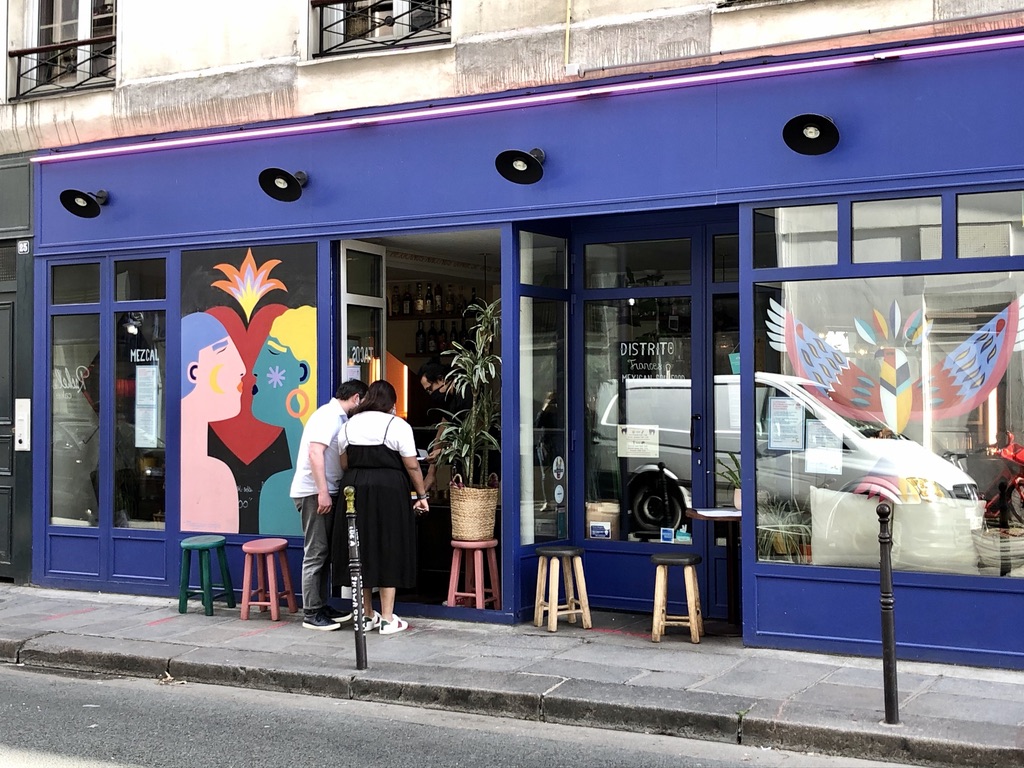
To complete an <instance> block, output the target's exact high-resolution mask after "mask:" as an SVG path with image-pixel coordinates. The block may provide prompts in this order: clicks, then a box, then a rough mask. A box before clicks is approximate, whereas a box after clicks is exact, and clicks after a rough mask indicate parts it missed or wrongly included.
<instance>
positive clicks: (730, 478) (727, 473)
mask: <svg viewBox="0 0 1024 768" xmlns="http://www.w3.org/2000/svg"><path fill="white" fill-rule="evenodd" d="M725 456H726V458H724V459H719V460H718V467H719V469H718V471H717V472H715V474H716V475H717V476H718V477H719V478H720V479H722V480H725V482H726V483H728V484H729V485H730V486H732V489H733V490H732V505H733V506H734V507H736V509H740V508H741V501H742V499H741V498H740V486H741V485H742V484H743V480H742V473H741V472H740V457H739V456H737V455H736V454H735V453H733V452H732V451H726V454H725Z"/></svg>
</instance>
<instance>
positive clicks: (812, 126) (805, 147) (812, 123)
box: [782, 114, 839, 155]
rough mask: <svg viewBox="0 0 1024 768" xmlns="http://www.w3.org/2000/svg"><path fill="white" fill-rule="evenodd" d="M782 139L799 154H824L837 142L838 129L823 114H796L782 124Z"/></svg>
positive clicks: (833, 147) (834, 146)
mask: <svg viewBox="0 0 1024 768" xmlns="http://www.w3.org/2000/svg"><path fill="white" fill-rule="evenodd" d="M782 140H783V141H784V142H786V146H787V147H789V148H790V149H792V150H793V151H794V152H799V153H800V154H801V155H824V154H825V153H826V152H831V151H832V150H833V149H835V148H836V146H837V145H838V144H839V129H838V128H836V124H835V123H833V122H832V121H831V120H830V119H829V118H827V117H825V116H824V115H814V114H807V115H797V116H796V117H794V118H793V119H792V120H790V121H789V122H788V123H786V125H785V126H783V128H782Z"/></svg>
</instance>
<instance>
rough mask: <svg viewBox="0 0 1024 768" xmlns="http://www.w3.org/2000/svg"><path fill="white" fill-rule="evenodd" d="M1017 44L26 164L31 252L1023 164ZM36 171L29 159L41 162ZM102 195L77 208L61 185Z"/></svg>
mask: <svg viewBox="0 0 1024 768" xmlns="http://www.w3.org/2000/svg"><path fill="white" fill-rule="evenodd" d="M1022 67H1024V52H1022V51H1020V50H1015V49H1014V50H1005V51H994V52H987V53H978V54H971V55H966V54H965V55H959V56H946V57H938V58H933V59H918V60H913V61H906V62H904V61H881V62H876V63H872V64H863V65H858V66H855V67H849V68H844V69H840V70H829V71H824V72H818V73H806V74H799V75H788V76H785V77H768V78H763V79H756V80H748V81H744V82H739V83H732V84H723V85H709V86H698V87H688V88H682V89H677V90H670V91H661V92H656V93H647V94H638V95H617V96H605V97H590V98H581V99H579V100H577V101H573V102H570V103H565V104H558V105H554V106H546V107H532V108H522V109H516V110H507V111H499V112H493V113H488V114H478V115H467V116H456V117H451V118H445V119H435V120H421V121H416V122H409V123H402V124H395V125H383V126H376V127H359V128H350V129H345V130H339V131H330V132H324V133H313V134H310V135H303V136H290V137H279V138H268V139H257V140H251V141H239V142H235V143H228V144H219V145H215V146H203V147H191V148H182V149H174V150H164V151H154V152H142V153H138V154H132V155H127V156H119V157H105V158H96V159H88V160H76V161H71V162H66V163H53V164H47V165H45V166H43V167H42V169H41V171H42V172H41V173H40V175H39V178H38V181H39V184H38V185H37V200H36V202H37V210H38V217H37V228H38V238H39V239H38V242H37V246H36V247H37V252H38V253H47V252H51V251H53V250H57V249H59V250H61V251H69V250H83V249H89V248H94V247H96V246H98V245H100V244H103V245H104V246H106V247H117V246H123V247H133V246H138V245H139V244H140V243H141V242H147V243H149V244H153V243H154V242H156V241H161V242H195V241H197V240H198V241H202V242H206V243H212V242H219V241H224V240H231V239H233V238H235V237H237V235H238V233H241V232H246V233H248V234H249V236H253V235H256V234H264V235H268V236H273V237H289V236H291V237H295V236H299V235H300V234H301V235H303V236H304V235H306V234H308V233H309V232H311V231H313V232H321V231H323V230H324V229H325V228H329V229H330V230H332V234H333V233H334V232H337V231H338V230H339V229H340V230H343V231H344V233H346V234H350V235H356V234H360V233H368V232H375V231H383V230H389V231H391V230H395V229H396V228H409V227H422V226H437V225H445V226H451V225H457V224H480V223H485V222H495V221H505V220H512V219H523V218H544V217H552V216H565V215H580V214H584V213H590V212H610V211H626V210H649V209H652V208H670V207H679V206H692V205H704V204H713V203H720V202H737V201H751V200H766V199H776V200H778V199H783V198H789V197H794V196H808V195H814V194H819V193H820V194H824V193H835V192H837V191H844V192H852V191H871V190H881V189H887V188H891V187H893V186H894V185H895V186H899V187H901V188H906V187H913V186H918V185H924V186H930V185H935V184H937V183H941V184H949V183H953V182H954V181H955V180H956V179H958V178H960V179H972V180H975V181H977V180H979V179H981V178H985V179H992V180H998V179H1005V178H1015V177H1016V176H1017V175H1019V172H1020V169H1021V167H1022V158H1024V152H1022V150H1024V135H1022V133H1021V131H1020V130H1019V125H1020V124H1021V122H1022V119H1024V105H1022V103H1021V102H1020V100H1018V99H1014V98H1012V97H1011V96H1010V95H1009V93H1008V92H1007V89H1006V83H1007V82H1010V81H1011V76H1012V73H1013V72H1019V71H1020V70H1021V68H1022ZM803 112H818V113H822V114H826V115H829V116H830V117H832V119H833V120H834V121H835V122H836V124H837V125H838V127H839V129H840V132H841V135H842V139H841V141H840V144H839V146H838V148H837V149H836V150H835V151H833V152H831V153H829V154H827V155H822V156H818V157H807V156H803V155H798V154H796V153H794V152H792V151H790V150H789V149H787V148H786V146H785V145H784V143H783V141H782V126H783V125H784V124H785V122H786V121H787V120H788V119H789V118H790V117H793V116H794V115H797V114H800V113H803ZM533 146H539V147H541V148H543V149H544V150H545V152H546V153H547V158H548V159H547V161H546V163H545V175H544V179H543V180H542V182H541V183H539V184H535V185H533V186H519V185H515V184H510V183H508V182H506V181H505V180H503V179H502V178H501V177H500V176H499V175H498V174H497V173H496V172H495V170H494V157H495V155H497V153H498V152H500V151H502V150H504V149H508V148H510V147H517V148H522V149H529V148H530V147H533ZM267 166H277V167H281V168H285V169H289V170H299V169H302V170H305V171H307V172H308V173H309V176H310V181H309V186H308V188H307V189H306V191H305V193H304V194H303V196H302V199H301V200H300V201H299V202H297V203H295V204H285V205H282V204H280V203H278V202H276V201H274V200H272V199H270V198H269V197H267V196H266V195H264V194H263V193H262V192H261V191H260V189H259V187H258V185H257V183H256V176H257V174H258V173H259V171H260V170H262V169H263V168H265V167H267ZM37 167H38V166H37ZM68 187H73V188H78V189H85V190H96V189H99V188H103V189H106V190H108V191H109V192H110V195H111V200H110V204H109V205H108V206H107V207H106V208H105V209H104V211H103V214H102V215H101V216H100V217H99V218H97V219H92V220H86V219H76V218H75V217H73V216H71V215H69V214H68V213H67V212H66V211H64V210H63V209H62V208H61V207H60V205H59V203H58V200H57V196H58V194H59V192H60V191H61V190H62V189H65V188H68Z"/></svg>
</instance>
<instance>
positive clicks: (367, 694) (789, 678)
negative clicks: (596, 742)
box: [0, 584, 1024, 768]
mask: <svg viewBox="0 0 1024 768" xmlns="http://www.w3.org/2000/svg"><path fill="white" fill-rule="evenodd" d="M282 616H283V618H282V620H281V621H279V622H272V621H270V619H269V614H258V613H257V612H256V611H253V613H252V618H250V619H249V620H248V621H241V620H240V619H239V612H238V611H237V610H231V609H228V608H226V607H223V606H222V605H218V607H217V608H216V611H215V614H214V615H213V616H205V615H203V613H202V606H201V605H200V604H199V603H198V602H196V601H190V604H189V612H188V613H186V614H179V613H178V611H177V601H176V600H171V599H165V598H152V597H132V596H124V595H109V594H95V593H85V592H67V591H58V590H49V589H38V588H34V587H18V586H11V585H7V584H2V585H0V661H3V662H7V663H19V664H24V665H26V666H31V667H45V668H51V669H63V670H78V671H87V672H99V673H110V674H119V675H131V676H139V677H153V678H166V677H167V676H170V677H172V678H175V679H177V680H184V681H188V682H203V683H218V684H223V685H235V686H246V687H251V688H260V689H265V690H276V691H287V692H292V693H306V694H312V695H318V696H332V697H339V698H354V699H362V700H368V701H383V702H389V703H394V704H410V705H414V706H422V707H434V708H442V709H449V710H455V711H465V712H474V713H479V714H488V715H502V716H507V717H515V718H521V719H526V720H543V721H545V722H551V723H563V724H584V725H589V726H595V727H602V728H610V729H618V730H627V731H635V732H649V733H661V734H669V735H678V736H685V737H691V738H697V739H706V740H715V741H726V742H730V743H737V742H740V743H743V744H747V745H751V746H765V747H769V746H770V747H778V748H783V749H790V750H798V751H807V752H823V753H828V754H836V755H848V756H850V757H862V758H873V759H877V760H893V761H899V762H907V763H921V764H925V765H937V766H963V765H972V766H992V767H993V768H1002V767H1003V766H1006V768H1010V766H1013V768H1019V767H1020V766H1021V765H1024V672H1016V671H1006V670H996V669H987V668H977V667H960V666H953V665H941V664H922V663H915V662H900V663H899V665H898V675H899V677H898V680H899V698H900V719H901V721H902V722H901V724H900V725H898V726H888V725H885V724H884V723H883V722H882V721H884V702H883V691H882V671H881V661H880V660H876V659H863V658H856V657H845V656H830V655H823V654H811V653H797V652H791V651H774V650H763V649H755V648H744V647H743V645H742V643H741V641H740V640H739V639H738V638H724V637H713V636H708V637H706V638H704V640H703V641H702V642H701V643H700V644H699V645H693V644H691V643H690V642H689V638H688V631H687V630H674V631H672V633H671V634H669V635H668V636H667V637H666V638H664V639H663V640H662V642H661V643H660V644H655V643H652V642H651V641H650V635H649V634H648V633H649V629H650V617H649V616H629V615H623V614H617V613H599V614H596V615H595V627H594V629H592V630H583V629H581V628H578V627H576V626H573V625H571V624H566V623H564V622H563V623H561V624H560V625H559V629H558V632H557V633H554V634H552V633H549V632H547V631H546V630H544V629H538V628H535V627H533V626H532V625H530V624H527V625H519V626H513V627H509V626H503V625H490V624H470V623H463V622H455V621H443V620H438V619H412V620H411V621H410V625H411V626H410V628H409V630H408V631H406V632H404V633H402V634H400V635H394V636H390V637H381V636H379V635H377V634H376V633H371V634H369V635H368V636H367V656H368V660H369V669H367V670H365V671H362V672H359V671H357V670H356V668H355V642H354V635H353V632H352V630H351V625H346V626H345V627H344V628H343V629H341V630H340V631H336V632H313V631H310V630H306V629H303V628H302V626H301V620H300V616H301V613H299V614H288V613H287V612H285V613H283V614H282Z"/></svg>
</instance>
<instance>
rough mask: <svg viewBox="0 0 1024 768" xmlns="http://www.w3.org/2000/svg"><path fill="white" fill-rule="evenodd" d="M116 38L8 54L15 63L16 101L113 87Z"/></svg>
mask: <svg viewBox="0 0 1024 768" xmlns="http://www.w3.org/2000/svg"><path fill="white" fill-rule="evenodd" d="M116 39H117V37H116V36H115V35H100V36H98V37H90V38H88V39H87V40H71V41H68V42H64V43H52V44H51V45H40V46H39V47H37V48H22V49H21V50H17V51H9V52H8V54H7V55H8V56H9V57H11V58H12V59H17V60H18V77H17V80H16V81H15V82H16V85H15V93H14V98H15V99H21V98H25V97H26V96H42V95H49V94H52V93H61V92H65V91H79V90H85V89H88V88H103V87H111V86H113V85H114V73H115V57H114V53H115V51H114V48H115V40H116Z"/></svg>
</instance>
